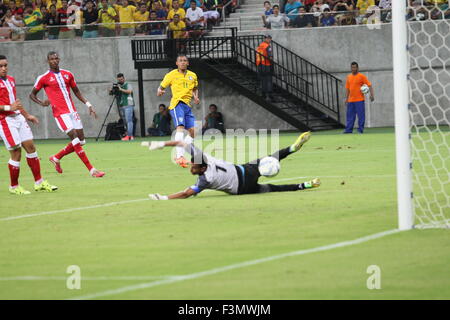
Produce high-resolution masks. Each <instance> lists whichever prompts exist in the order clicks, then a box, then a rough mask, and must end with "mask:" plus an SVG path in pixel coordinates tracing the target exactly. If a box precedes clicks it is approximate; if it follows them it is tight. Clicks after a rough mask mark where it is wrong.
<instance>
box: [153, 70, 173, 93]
mask: <svg viewBox="0 0 450 320" xmlns="http://www.w3.org/2000/svg"><path fill="white" fill-rule="evenodd" d="M171 84H172V77H171V74H170V73H168V74H166V75H165V76H164V79H163V81H161V84H160V85H159V87H158V92H157V93H156V95H157V96H158V97H161V96H162V95H163V94H164V93H166V88H167V87H168V86H170V85H171Z"/></svg>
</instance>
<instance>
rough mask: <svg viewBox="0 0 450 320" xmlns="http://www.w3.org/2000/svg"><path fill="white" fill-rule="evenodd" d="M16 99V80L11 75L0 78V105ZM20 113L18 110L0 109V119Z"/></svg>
mask: <svg viewBox="0 0 450 320" xmlns="http://www.w3.org/2000/svg"><path fill="white" fill-rule="evenodd" d="M14 101H16V80H15V79H14V78H13V77H11V76H6V79H4V78H0V106H8V105H11V104H13V102H14ZM15 113H20V111H18V110H17V111H0V119H4V118H5V117H7V116H9V115H11V114H15Z"/></svg>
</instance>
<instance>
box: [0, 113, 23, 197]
mask: <svg viewBox="0 0 450 320" xmlns="http://www.w3.org/2000/svg"><path fill="white" fill-rule="evenodd" d="M15 118H16V117H5V118H3V119H1V120H0V136H1V137H2V140H3V142H4V143H5V146H6V149H7V150H8V151H9V154H10V158H9V161H8V170H9V178H10V184H9V192H10V193H13V194H20V195H22V194H30V192H29V191H27V190H25V189H23V188H22V187H21V186H20V185H19V174H20V158H21V156H22V152H21V149H20V148H21V144H20V134H19V130H18V129H19V125H18V122H17V119H15Z"/></svg>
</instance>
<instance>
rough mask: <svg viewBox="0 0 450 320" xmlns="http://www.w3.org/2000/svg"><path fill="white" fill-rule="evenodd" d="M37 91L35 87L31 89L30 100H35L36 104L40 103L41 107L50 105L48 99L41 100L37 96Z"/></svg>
mask: <svg viewBox="0 0 450 320" xmlns="http://www.w3.org/2000/svg"><path fill="white" fill-rule="evenodd" d="M38 92H39V89H36V88H33V90H31V93H30V99H31V101H34V102H36V103H37V104H38V105H40V106H42V107H48V106H49V105H50V101H48V100H44V101H41V100H40V99H39V98H38V97H37V94H38Z"/></svg>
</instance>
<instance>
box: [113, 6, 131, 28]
mask: <svg viewBox="0 0 450 320" xmlns="http://www.w3.org/2000/svg"><path fill="white" fill-rule="evenodd" d="M115 8H116V10H117V12H118V13H119V21H120V22H121V23H122V22H134V14H135V13H136V7H135V6H131V5H128V6H126V7H123V6H119V5H115ZM120 27H121V28H122V29H128V28H134V27H135V25H134V24H133V23H125V24H121V25H120Z"/></svg>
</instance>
